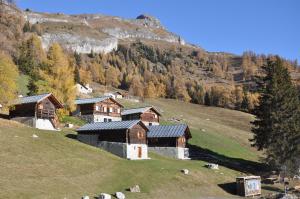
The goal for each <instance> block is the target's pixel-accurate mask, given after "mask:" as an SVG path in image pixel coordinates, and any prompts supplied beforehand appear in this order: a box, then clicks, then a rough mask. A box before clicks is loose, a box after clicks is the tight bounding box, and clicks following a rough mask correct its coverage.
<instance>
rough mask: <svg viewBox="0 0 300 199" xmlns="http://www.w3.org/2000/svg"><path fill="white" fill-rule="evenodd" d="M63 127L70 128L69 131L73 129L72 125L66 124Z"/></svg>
mask: <svg viewBox="0 0 300 199" xmlns="http://www.w3.org/2000/svg"><path fill="white" fill-rule="evenodd" d="M65 127H67V128H70V129H71V128H73V127H74V124H71V123H68V124H66V125H65Z"/></svg>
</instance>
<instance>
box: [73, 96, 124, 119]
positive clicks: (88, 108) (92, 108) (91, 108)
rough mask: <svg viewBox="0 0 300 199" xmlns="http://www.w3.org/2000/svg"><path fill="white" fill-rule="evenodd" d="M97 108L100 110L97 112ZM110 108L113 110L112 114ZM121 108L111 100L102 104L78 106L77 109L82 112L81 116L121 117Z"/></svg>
mask: <svg viewBox="0 0 300 199" xmlns="http://www.w3.org/2000/svg"><path fill="white" fill-rule="evenodd" d="M96 106H98V108H99V110H97V108H96ZM104 107H106V111H104ZM110 108H112V112H110V111H109V110H110ZM121 108H122V107H121V106H120V105H119V104H117V103H115V102H114V101H112V100H111V99H106V100H104V101H102V102H98V103H93V104H79V105H77V109H78V110H79V111H80V112H81V115H93V114H100V115H106V116H111V117H121ZM118 110H119V111H118Z"/></svg>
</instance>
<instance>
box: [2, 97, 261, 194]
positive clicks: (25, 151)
mask: <svg viewBox="0 0 300 199" xmlns="http://www.w3.org/2000/svg"><path fill="white" fill-rule="evenodd" d="M145 103H151V104H153V105H155V106H156V107H158V109H159V110H161V111H162V114H163V115H164V117H163V120H164V121H163V122H165V123H170V122H173V121H170V120H169V119H170V118H173V117H178V118H180V119H182V121H184V122H187V123H189V125H190V127H191V130H192V134H193V139H192V140H191V142H190V143H191V144H192V147H193V148H194V150H196V151H197V150H198V151H199V152H201V153H202V152H205V153H206V154H208V156H207V157H208V158H211V160H212V161H217V162H218V163H219V164H220V165H223V166H221V167H220V170H219V171H213V170H208V169H207V168H205V167H204V165H205V163H206V162H205V161H206V159H205V158H207V157H206V156H205V157H200V158H199V159H198V160H191V161H182V160H175V159H170V158H165V157H162V156H159V155H155V154H152V153H150V157H151V158H152V159H151V160H143V161H128V160H124V159H121V158H118V157H116V156H114V155H112V154H110V153H108V152H105V151H103V150H101V149H98V148H94V147H91V146H88V145H85V144H82V143H80V142H78V141H76V140H75V139H72V138H74V132H71V131H69V130H64V131H61V132H50V131H41V130H37V129H32V128H29V127H26V126H23V125H20V124H18V123H15V122H7V121H5V120H0V126H1V128H0V142H1V145H0V158H1V161H0V176H1V178H0V187H1V192H0V198H64V197H65V198H80V197H81V196H83V195H90V196H97V195H98V194H100V193H101V192H106V193H114V192H116V191H123V192H125V194H126V195H127V196H128V198H157V197H159V198H175V199H176V198H178V199H179V198H201V197H202V198H206V197H208V196H213V197H220V198H232V197H234V196H233V195H231V194H230V193H228V191H229V190H227V188H226V187H228V184H227V183H231V182H234V180H235V177H236V176H239V175H243V173H244V172H249V171H251V168H250V167H251V166H258V165H257V163H256V160H257V159H258V154H257V153H256V152H255V151H254V150H253V149H251V148H250V146H249V143H248V142H247V139H248V138H249V137H250V135H249V124H248V123H249V121H250V120H251V119H252V116H251V115H248V114H244V113H241V112H236V111H230V110H225V109H219V108H209V107H203V106H198V105H192V104H186V103H183V102H177V101H174V100H150V101H146V102H145ZM124 104H125V105H126V106H133V105H134V104H131V103H128V102H126V103H124ZM139 105H141V104H135V106H139ZM33 134H36V135H38V136H39V137H38V138H33V137H32V135H33ZM202 158H203V159H202ZM247 165H248V166H247ZM184 168H187V169H189V170H190V175H183V174H182V173H181V172H180V170H181V169H184ZM135 184H139V185H140V187H141V190H142V193H135V194H133V193H129V192H127V191H126V189H127V188H128V187H130V186H133V185H135Z"/></svg>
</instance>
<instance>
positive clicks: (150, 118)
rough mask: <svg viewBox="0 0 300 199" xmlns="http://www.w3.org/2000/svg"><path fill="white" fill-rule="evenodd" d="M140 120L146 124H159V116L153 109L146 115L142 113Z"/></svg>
mask: <svg viewBox="0 0 300 199" xmlns="http://www.w3.org/2000/svg"><path fill="white" fill-rule="evenodd" d="M140 119H141V120H142V121H146V122H158V123H159V116H158V115H157V114H156V113H155V112H154V111H152V110H151V109H150V110H148V111H146V112H145V113H142V114H141V115H140Z"/></svg>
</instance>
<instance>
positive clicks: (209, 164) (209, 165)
mask: <svg viewBox="0 0 300 199" xmlns="http://www.w3.org/2000/svg"><path fill="white" fill-rule="evenodd" d="M205 166H206V167H207V168H209V169H214V170H218V169H219V165H218V164H213V163H208V164H206V165H205Z"/></svg>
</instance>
